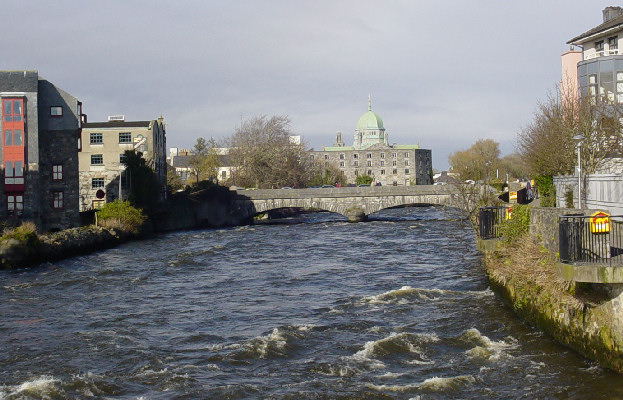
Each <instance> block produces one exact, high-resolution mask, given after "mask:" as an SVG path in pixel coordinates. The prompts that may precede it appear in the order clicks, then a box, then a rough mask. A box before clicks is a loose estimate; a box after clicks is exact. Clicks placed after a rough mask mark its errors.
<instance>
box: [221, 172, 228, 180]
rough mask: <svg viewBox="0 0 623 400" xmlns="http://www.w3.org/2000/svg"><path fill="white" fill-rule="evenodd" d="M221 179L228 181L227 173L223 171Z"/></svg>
mask: <svg viewBox="0 0 623 400" xmlns="http://www.w3.org/2000/svg"><path fill="white" fill-rule="evenodd" d="M221 179H227V171H221Z"/></svg>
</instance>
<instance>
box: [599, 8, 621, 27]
mask: <svg viewBox="0 0 623 400" xmlns="http://www.w3.org/2000/svg"><path fill="white" fill-rule="evenodd" d="M603 14H604V23H605V22H608V21H610V20H611V19H614V18H616V17H618V16H621V15H623V8H621V7H615V6H609V7H606V8H604V11H603Z"/></svg>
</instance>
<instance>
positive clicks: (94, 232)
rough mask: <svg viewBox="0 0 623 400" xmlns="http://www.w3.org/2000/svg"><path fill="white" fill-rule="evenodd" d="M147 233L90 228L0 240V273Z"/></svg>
mask: <svg viewBox="0 0 623 400" xmlns="http://www.w3.org/2000/svg"><path fill="white" fill-rule="evenodd" d="M146 236H147V233H137V234H133V233H129V232H124V231H121V230H118V229H111V228H102V227H98V226H95V225H90V226H86V227H80V228H72V229H67V230H63V231H60V232H53V233H47V234H43V235H37V234H36V233H34V232H33V233H26V234H18V235H7V237H3V238H2V239H0V269H14V268H23V267H29V266H33V265H37V264H40V263H43V262H47V261H56V260H60V259H63V258H69V257H73V256H76V255H80V254H87V253H91V252H94V251H98V250H103V249H107V248H111V247H114V246H117V245H119V244H121V243H124V242H126V241H128V240H132V239H138V238H142V237H146Z"/></svg>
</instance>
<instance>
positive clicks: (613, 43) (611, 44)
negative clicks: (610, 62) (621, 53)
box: [608, 36, 619, 50]
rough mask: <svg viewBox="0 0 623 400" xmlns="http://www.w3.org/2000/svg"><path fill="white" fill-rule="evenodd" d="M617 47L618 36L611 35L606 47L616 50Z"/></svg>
mask: <svg viewBox="0 0 623 400" xmlns="http://www.w3.org/2000/svg"><path fill="white" fill-rule="evenodd" d="M618 48H619V38H618V37H616V36H612V37H609V38H608V49H609V50H617V49H618Z"/></svg>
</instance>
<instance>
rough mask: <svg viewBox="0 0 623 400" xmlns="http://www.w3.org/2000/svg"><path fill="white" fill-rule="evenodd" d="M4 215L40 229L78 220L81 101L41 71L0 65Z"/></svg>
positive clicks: (1, 206)
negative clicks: (44, 76) (42, 74)
mask: <svg viewBox="0 0 623 400" xmlns="http://www.w3.org/2000/svg"><path fill="white" fill-rule="evenodd" d="M0 97H1V102H2V120H1V123H2V146H0V158H1V159H2V164H1V165H2V168H1V175H2V180H3V184H2V194H1V195H0V203H1V204H0V219H2V221H4V222H5V223H7V224H8V225H17V224H19V223H20V222H22V221H32V222H34V223H35V224H36V225H37V229H39V230H40V231H49V230H60V229H66V228H70V227H74V226H78V225H79V221H80V218H79V213H78V140H79V137H80V129H81V126H82V119H83V117H84V115H83V114H82V103H81V102H79V101H78V100H77V99H76V98H75V97H73V96H72V95H70V94H68V93H67V92H65V91H63V90H61V89H59V88H58V87H56V86H55V85H54V84H52V83H51V82H49V81H47V80H45V79H43V78H41V77H39V73H38V72H37V71H0Z"/></svg>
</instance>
